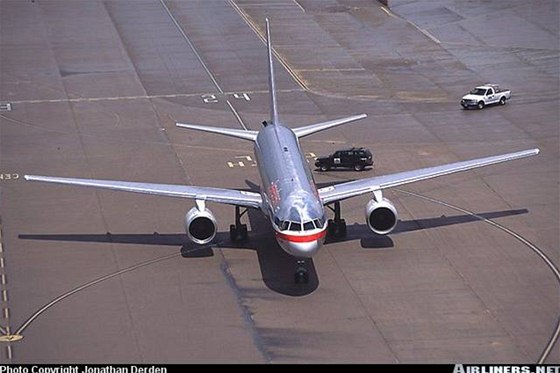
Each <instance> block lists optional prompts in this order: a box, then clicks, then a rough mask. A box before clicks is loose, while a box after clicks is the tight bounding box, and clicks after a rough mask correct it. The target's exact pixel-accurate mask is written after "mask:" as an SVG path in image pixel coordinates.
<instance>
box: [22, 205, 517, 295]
mask: <svg viewBox="0 0 560 373" xmlns="http://www.w3.org/2000/svg"><path fill="white" fill-rule="evenodd" d="M526 213H528V210H527V209H517V210H504V211H494V212H485V213H479V214H477V215H478V216H480V217H481V218H484V219H496V218H501V217H506V216H514V215H520V214H526ZM248 218H249V223H250V226H251V232H249V240H248V242H245V243H242V244H238V243H232V242H231V241H230V239H229V232H218V234H217V235H216V238H215V240H214V243H213V244H211V245H206V246H197V245H195V244H193V243H192V242H190V240H189V238H188V237H187V235H186V234H184V233H180V234H179V233H171V234H170V233H165V234H160V233H158V232H154V233H151V234H115V233H110V232H107V233H104V234H20V235H19V236H18V238H19V239H22V240H43V241H66V242H97V243H113V244H134V245H154V246H179V247H181V254H182V256H183V257H184V258H193V257H196V258H201V257H209V256H212V255H214V253H213V251H212V247H219V248H222V249H226V250H230V249H231V250H238V249H243V250H255V252H256V253H257V258H258V261H259V266H260V270H261V274H262V278H263V281H264V283H265V285H266V286H267V287H268V288H269V289H271V290H273V291H275V292H278V293H280V294H284V295H288V296H296V297H297V296H304V295H307V294H310V293H312V292H313V291H315V289H317V287H318V286H319V277H318V275H317V271H316V269H315V266H314V264H313V260H312V259H308V260H307V261H306V264H305V266H306V269H307V271H308V274H309V283H307V284H295V283H294V272H295V268H296V265H297V263H296V258H294V257H292V256H291V255H288V254H287V253H286V252H284V251H283V250H282V249H281V248H280V246H279V245H278V243H277V242H276V240H275V238H274V233H273V231H272V228H271V226H270V223H269V222H268V220H267V219H266V218H265V217H264V215H263V214H262V213H260V212H258V211H257V210H253V209H249V212H248ZM479 220H480V219H479V218H478V217H476V216H472V215H468V214H465V215H453V216H445V215H442V216H440V217H436V218H423V219H415V220H399V224H398V225H397V227H396V228H395V230H394V231H393V233H391V235H395V234H399V233H405V232H414V231H419V230H426V229H432V228H438V227H447V226H453V225H459V224H466V223H471V222H476V221H479ZM354 240H360V245H361V247H362V248H365V249H389V248H392V247H394V243H393V240H392V239H391V238H390V237H389V236H380V235H376V234H374V233H372V232H371V231H370V230H369V228H368V227H367V225H366V224H358V223H356V224H352V225H348V226H347V235H346V237H344V238H341V239H333V238H330V237H327V240H326V242H325V244H332V243H336V242H346V241H354Z"/></svg>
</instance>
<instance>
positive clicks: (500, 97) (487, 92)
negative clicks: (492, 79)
mask: <svg viewBox="0 0 560 373" xmlns="http://www.w3.org/2000/svg"><path fill="white" fill-rule="evenodd" d="M510 98H511V91H510V90H509V89H500V86H498V85H497V84H485V85H482V86H479V87H476V88H475V89H473V90H472V91H470V92H469V94H468V95H465V96H463V98H462V99H461V106H462V107H463V108H464V109H468V108H470V107H476V108H478V109H479V110H480V109H484V106H486V105H490V104H497V103H499V104H500V105H505V104H506V101H507V100H509V99H510Z"/></svg>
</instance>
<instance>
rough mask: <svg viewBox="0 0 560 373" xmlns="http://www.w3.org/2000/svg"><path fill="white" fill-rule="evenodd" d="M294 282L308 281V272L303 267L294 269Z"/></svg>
mask: <svg viewBox="0 0 560 373" xmlns="http://www.w3.org/2000/svg"><path fill="white" fill-rule="evenodd" d="M294 282H295V283H296V284H307V283H309V274H308V273H307V270H305V269H303V270H298V271H296V273H295V274H294Z"/></svg>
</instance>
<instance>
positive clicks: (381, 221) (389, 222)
mask: <svg viewBox="0 0 560 373" xmlns="http://www.w3.org/2000/svg"><path fill="white" fill-rule="evenodd" d="M397 220H398V213H397V209H396V208H395V205H393V203H391V201H389V200H388V199H387V198H381V201H376V200H375V199H372V200H371V201H369V202H368V204H367V205H366V222H367V225H368V227H369V229H371V230H372V231H373V232H375V233H377V234H388V233H391V232H392V231H393V229H395V226H396V225H397Z"/></svg>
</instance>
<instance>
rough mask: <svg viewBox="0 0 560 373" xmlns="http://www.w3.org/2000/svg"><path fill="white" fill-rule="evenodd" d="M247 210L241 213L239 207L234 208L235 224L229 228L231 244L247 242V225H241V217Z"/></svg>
mask: <svg viewBox="0 0 560 373" xmlns="http://www.w3.org/2000/svg"><path fill="white" fill-rule="evenodd" d="M248 210H249V209H248V208H245V209H244V210H243V212H241V207H239V206H235V224H231V225H230V226H229V238H230V240H231V242H244V241H247V237H248V234H247V224H241V217H242V216H243V215H245V214H246V213H247V211H248Z"/></svg>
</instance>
